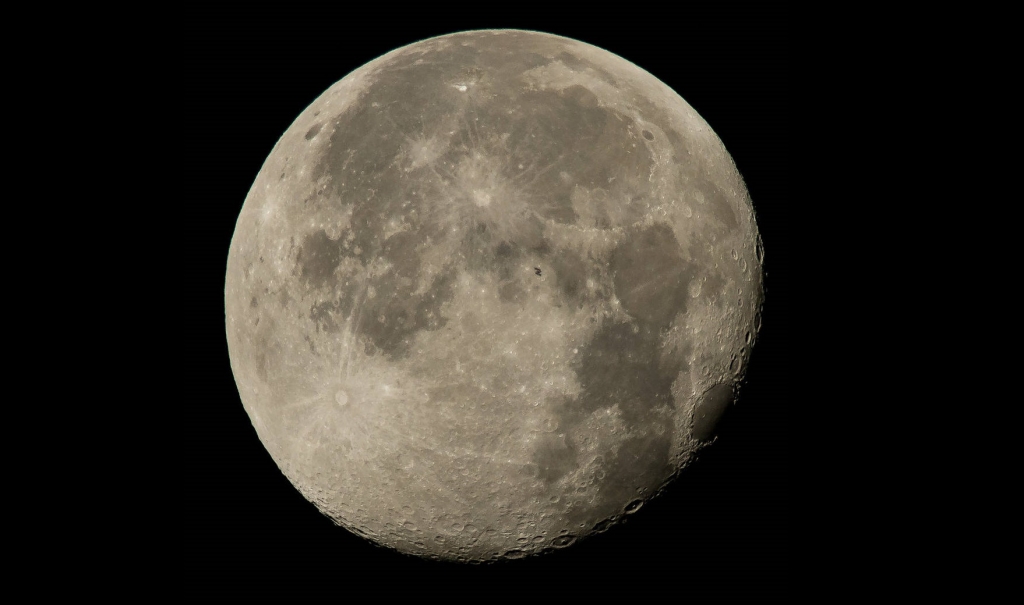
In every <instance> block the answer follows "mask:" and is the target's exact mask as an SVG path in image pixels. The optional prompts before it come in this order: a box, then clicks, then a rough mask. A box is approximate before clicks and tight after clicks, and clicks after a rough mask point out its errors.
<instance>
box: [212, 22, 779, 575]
mask: <svg viewBox="0 0 1024 605" xmlns="http://www.w3.org/2000/svg"><path fill="white" fill-rule="evenodd" d="M762 255H763V253H762V252H761V248H760V243H759V237H758V234H757V227H756V224H755V220H754V215H753V210H752V207H751V204H750V200H749V197H748V195H747V192H746V189H745V187H744V185H743V182H742V179H741V178H740V176H739V174H738V172H737V171H736V169H735V167H734V165H733V163H732V160H731V159H730V157H729V155H728V154H727V153H726V151H725V149H724V147H723V146H722V143H721V142H720V141H719V140H718V138H717V137H716V136H715V135H714V133H713V132H712V131H711V129H710V128H709V127H708V125H707V124H706V123H705V122H704V121H703V120H702V119H701V118H700V116H698V115H697V114H696V112H694V111H693V109H692V108H690V107H689V106H688V105H687V104H686V103H685V102H684V101H683V100H682V99H681V98H680V97H679V96H678V95H677V94H676V93H674V92H673V91H672V90H670V89H669V88H668V87H666V86H665V85H664V84H662V83H661V82H659V81H658V80H657V79H655V78H654V77H653V76H651V75H650V74H648V73H647V72H645V71H643V70H641V69H640V68H638V67H637V66H635V65H633V64H631V63H629V62H627V61H625V60H623V59H622V58H620V57H617V56H615V55H612V54H610V53H608V52H606V51H603V50H601V49H598V48H595V47H593V46H590V45H587V44H584V43H582V42H577V41H574V40H570V39H567V38H561V37H557V36H552V35H547V34H540V33H535V32H523V31H515V30H499V31H480V32H464V33H460V34H452V35H448V36H442V37H439V38H432V39H429V40H425V41H422V42H418V43H416V44H412V45H409V46H406V47H403V48H400V49H397V50H395V51H393V52H391V53H388V54H387V55H384V56H383V57H381V58H379V59H377V60H375V61H372V62H371V63H369V64H367V65H365V66H363V67H361V68H360V69H358V70H356V71H355V72H353V73H351V74H349V75H348V76H347V77H345V78H344V79H343V80H341V81H339V82H338V83H336V84H335V85H334V86H332V87H331V88H330V89H328V90H327V91H326V92H325V93H324V94H323V95H321V96H320V97H319V98H318V99H317V100H316V101H314V102H313V103H312V104H311V105H310V106H309V107H308V108H307V109H306V110H305V111H303V112H302V114H301V115H300V116H299V117H298V118H297V119H296V120H295V122H294V123H293V124H292V126H291V127H290V128H289V129H288V130H287V131H286V132H285V133H284V135H283V136H282V137H281V140H280V141H279V142H278V143H277V145H276V146H275V148H274V149H273V151H272V152H271V153H270V156H269V157H268V158H267V160H266V162H265V163H264V165H263V168H262V170H261V171H260V173H259V175H258V176H257V178H256V181H255V182H254V184H253V186H252V189H251V190H250V192H249V195H248V197H247V198H246V200H245V204H244V205H243V207H242V211H241V213H240V215H239V217H238V222H237V224H236V228H235V234H234V237H233V239H232V242H231V249H230V252H229V256H228V266H227V275H226V284H225V310H226V319H227V338H228V345H229V353H230V358H231V367H232V371H233V373H234V376H235V380H236V383H237V386H238V390H239V394H240V396H241V398H242V403H243V405H244V406H245V409H246V411H247V412H248V414H249V416H250V418H251V419H252V422H253V426H254V427H255V429H256V432H257V434H258V435H259V438H260V440H261V441H262V442H263V444H264V445H265V446H266V448H267V450H268V451H269V452H270V454H271V456H272V457H273V458H274V460H275V461H276V462H277V464H278V466H279V467H280V468H281V470H282V472H283V473H284V474H285V475H286V476H287V477H288V479H289V480H290V481H291V482H292V484H293V485H295V487H296V488H297V489H298V490H299V491H300V492H301V493H302V494H303V495H304V496H305V497H306V498H307V499H309V500H310V501H311V502H313V503H314V504H315V505H316V506H317V507H318V508H319V509H320V510H321V511H322V512H323V513H324V514H326V515H328V516H329V517H330V518H332V519H333V520H334V521H335V522H337V523H338V524H340V525H342V526H344V527H346V528H348V529H349V530H351V531H353V532H355V533H357V534H359V535H361V536H364V537H367V538H369V539H371V540H374V541H376V542H378V543H380V544H383V545H386V546H389V547H392V548H396V549H398V550H400V551H403V552H406V553H412V554H416V555H420V556H425V557H432V558H444V559H452V560H460V561H484V560H498V559H506V558H518V557H522V556H526V555H530V554H534V553H540V552H546V551H548V550H550V549H552V548H564V547H566V546H569V545H571V544H573V543H574V542H576V541H577V540H579V539H580V538H583V537H585V536H587V535H590V534H592V533H595V532H600V531H604V530H605V529H607V528H608V527H609V526H611V525H613V524H614V523H615V522H616V521H617V520H619V519H621V518H623V516H624V515H629V514H633V513H636V512H637V511H638V510H640V508H641V507H642V505H643V503H644V501H645V500H646V499H648V498H650V497H651V496H653V495H654V494H656V493H657V492H658V490H659V489H661V488H662V487H663V486H664V485H665V484H666V482H668V481H670V480H671V479H672V477H674V476H675V475H676V474H677V473H678V472H679V470H680V469H682V468H683V467H684V466H685V465H686V464H688V463H689V462H690V460H691V459H692V458H693V455H694V453H695V452H696V451H698V450H699V449H700V448H702V447H704V446H706V445H707V444H708V443H709V442H710V441H712V440H713V434H714V426H715V423H716V422H717V420H718V419H719V418H720V417H721V416H722V414H723V413H724V411H725V410H726V409H727V408H728V406H729V405H730V404H731V403H732V402H733V400H734V397H735V389H734V387H735V385H736V384H737V383H738V382H739V381H740V380H741V379H742V376H743V373H744V371H745V368H746V362H747V359H748V358H749V354H750V349H751V347H752V345H753V344H754V341H755V340H756V334H757V329H758V314H759V310H760V305H761V300H762V290H761V280H762V271H761V260H762Z"/></svg>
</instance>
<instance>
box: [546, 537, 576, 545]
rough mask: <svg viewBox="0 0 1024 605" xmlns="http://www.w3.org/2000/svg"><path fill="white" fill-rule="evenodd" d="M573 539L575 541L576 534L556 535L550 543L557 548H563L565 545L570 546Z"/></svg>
mask: <svg viewBox="0 0 1024 605" xmlns="http://www.w3.org/2000/svg"><path fill="white" fill-rule="evenodd" d="M575 541H576V536H573V535H565V536H558V537H557V538H555V539H554V540H552V541H551V544H552V545H553V546H555V547H557V548H565V547H566V546H572V544H573V542H575Z"/></svg>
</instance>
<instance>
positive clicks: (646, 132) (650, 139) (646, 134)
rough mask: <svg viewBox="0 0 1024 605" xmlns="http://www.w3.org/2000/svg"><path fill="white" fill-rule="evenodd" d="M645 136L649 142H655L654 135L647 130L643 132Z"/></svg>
mask: <svg viewBox="0 0 1024 605" xmlns="http://www.w3.org/2000/svg"><path fill="white" fill-rule="evenodd" d="M643 134H644V138H645V139H647V140H648V141H653V140H654V135H653V134H651V131H650V130H645V131H644V132H643Z"/></svg>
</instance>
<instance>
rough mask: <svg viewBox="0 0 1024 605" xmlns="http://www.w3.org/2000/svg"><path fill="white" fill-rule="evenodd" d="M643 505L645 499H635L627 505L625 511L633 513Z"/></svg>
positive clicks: (629, 513) (628, 513)
mask: <svg viewBox="0 0 1024 605" xmlns="http://www.w3.org/2000/svg"><path fill="white" fill-rule="evenodd" d="M643 505H644V501H643V500H633V501H632V502H630V503H629V504H627V505H626V508H625V509H624V512H625V513H626V514H627V515H632V514H633V513H635V512H636V511H638V510H640V507H642V506H643Z"/></svg>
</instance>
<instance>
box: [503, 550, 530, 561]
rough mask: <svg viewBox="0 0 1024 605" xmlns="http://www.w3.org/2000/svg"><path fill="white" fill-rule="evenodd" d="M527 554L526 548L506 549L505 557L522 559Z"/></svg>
mask: <svg viewBox="0 0 1024 605" xmlns="http://www.w3.org/2000/svg"><path fill="white" fill-rule="evenodd" d="M525 556H526V551H525V550H520V549H518V548H513V549H512V550H506V551H505V558H506V559H522V558H523V557H525Z"/></svg>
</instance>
